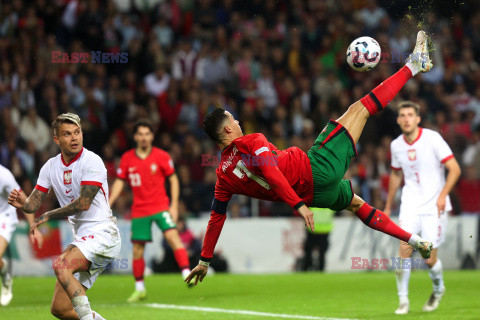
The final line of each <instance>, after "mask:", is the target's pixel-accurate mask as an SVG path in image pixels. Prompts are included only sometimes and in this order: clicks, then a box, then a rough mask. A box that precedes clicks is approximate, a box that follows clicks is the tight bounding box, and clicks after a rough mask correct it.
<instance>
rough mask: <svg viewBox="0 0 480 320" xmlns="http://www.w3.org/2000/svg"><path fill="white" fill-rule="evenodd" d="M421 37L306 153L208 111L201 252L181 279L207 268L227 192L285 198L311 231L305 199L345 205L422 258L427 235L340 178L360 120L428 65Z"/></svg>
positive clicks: (220, 111) (218, 112) (323, 205)
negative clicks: (209, 181)
mask: <svg viewBox="0 0 480 320" xmlns="http://www.w3.org/2000/svg"><path fill="white" fill-rule="evenodd" d="M428 43H429V42H428V38H427V35H426V34H425V32H424V31H420V32H419V33H418V35H417V42H416V45H415V49H414V51H413V54H411V55H410V57H409V58H408V59H407V64H406V65H405V66H404V67H402V68H401V69H400V70H399V71H398V72H397V73H395V74H394V75H393V76H391V77H390V78H388V79H386V80H385V81H384V82H383V83H381V84H380V85H379V86H377V87H376V88H375V89H373V90H372V92H370V93H369V94H368V95H366V96H365V97H363V98H362V99H360V101H357V102H355V103H354V104H352V105H351V106H350V107H349V108H348V110H347V111H346V112H345V114H343V115H342V116H341V117H340V118H339V119H338V120H337V121H332V120H331V121H330V122H329V123H328V124H327V126H326V127H325V129H323V131H322V132H321V133H320V135H319V136H318V138H317V140H316V141H315V143H314V145H313V147H312V148H311V149H310V151H309V152H308V154H305V153H304V152H303V151H301V150H300V149H299V148H297V147H291V148H288V149H287V150H284V151H280V150H278V149H277V148H276V147H275V146H274V145H273V144H271V143H269V142H268V141H267V139H266V138H265V136H264V135H263V134H259V133H254V134H249V135H246V136H244V135H243V133H242V129H241V128H240V126H239V123H238V121H236V120H235V119H234V118H233V116H232V115H231V114H230V113H228V112H226V111H224V110H223V109H220V108H217V109H215V110H214V111H212V112H211V113H210V114H208V115H207V116H206V117H205V119H204V123H203V127H204V129H205V131H206V133H207V135H208V136H209V137H210V138H211V139H212V140H214V141H215V142H216V143H217V144H218V145H219V146H220V147H221V148H222V155H221V160H220V165H219V167H218V168H217V170H216V173H217V183H216V185H215V197H214V199H213V203H212V212H211V216H210V221H209V223H208V227H207V231H206V233H205V239H204V243H203V249H202V253H201V258H200V261H199V264H198V265H197V266H196V267H195V268H194V269H193V270H192V272H191V273H190V275H189V276H188V277H187V278H186V279H185V281H186V282H187V283H189V282H190V281H192V279H193V278H195V284H197V283H198V281H199V280H200V281H202V280H203V278H204V277H205V275H206V274H207V271H208V265H209V263H210V260H211V258H212V256H213V251H214V248H215V245H216V243H217V241H218V237H219V236H220V232H221V230H222V228H223V224H224V222H225V219H226V210H227V204H228V201H229V200H230V198H231V197H232V195H233V194H242V195H246V196H250V197H253V198H258V199H264V200H270V201H284V202H286V203H287V204H289V205H290V207H292V208H293V209H295V210H297V211H298V213H299V214H300V215H301V216H302V217H303V218H304V219H305V223H306V225H307V227H309V228H310V229H312V230H313V229H314V223H313V214H312V212H311V211H310V210H309V209H308V207H309V206H311V207H318V208H330V209H332V210H335V211H340V210H344V209H349V210H351V211H352V212H354V213H355V214H356V216H357V217H358V218H359V219H360V220H362V222H363V223H365V224H366V225H367V226H369V227H370V228H372V229H375V230H379V231H381V232H383V233H386V234H389V235H391V236H393V237H395V238H397V239H400V240H402V241H405V242H407V243H408V244H410V245H411V246H412V247H414V248H415V249H417V250H419V252H420V253H421V254H422V256H423V257H424V258H428V257H429V256H430V252H431V250H432V244H431V243H430V242H428V241H425V240H423V239H421V238H420V237H419V236H418V235H415V234H413V235H412V234H411V233H409V232H407V231H405V230H403V229H401V228H400V227H398V226H397V225H396V224H395V223H394V222H392V221H391V220H390V218H389V217H388V216H387V215H386V214H385V213H383V212H382V211H380V210H378V209H375V208H372V207H371V206H370V205H369V204H367V203H366V202H365V201H363V200H362V199H361V198H360V197H359V196H357V195H355V194H354V193H353V190H352V185H351V183H350V181H349V180H344V179H343V176H344V174H345V172H346V170H347V168H348V166H349V164H350V160H351V158H352V157H353V156H355V155H356V154H357V152H356V149H355V144H356V143H357V141H358V139H359V138H360V135H361V133H362V130H363V127H364V126H365V123H366V121H367V119H368V118H369V117H370V116H371V115H374V114H375V113H377V112H379V111H381V110H382V109H383V108H385V107H386V106H387V105H388V104H389V103H390V101H392V100H393V98H394V97H395V96H396V95H397V93H398V92H399V91H400V89H401V88H402V87H403V86H404V85H405V83H406V82H407V81H408V80H409V79H410V78H412V77H413V76H415V75H416V74H417V73H419V72H427V71H428V70H430V69H431V67H432V63H431V61H430V58H429V52H428V49H429V48H428V47H429V45H428Z"/></svg>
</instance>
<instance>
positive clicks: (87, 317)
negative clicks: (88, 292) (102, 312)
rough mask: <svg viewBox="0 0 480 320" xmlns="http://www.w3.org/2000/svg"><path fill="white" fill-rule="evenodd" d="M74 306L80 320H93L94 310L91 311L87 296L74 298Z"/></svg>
mask: <svg viewBox="0 0 480 320" xmlns="http://www.w3.org/2000/svg"><path fill="white" fill-rule="evenodd" d="M72 305H73V309H75V312H76V313H77V315H78V317H79V318H80V320H93V314H92V309H90V303H89V302H88V298H87V296H78V297H75V298H73V299H72Z"/></svg>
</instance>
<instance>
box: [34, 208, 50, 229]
mask: <svg viewBox="0 0 480 320" xmlns="http://www.w3.org/2000/svg"><path fill="white" fill-rule="evenodd" d="M47 213H48V212H46V213H44V214H42V215H41V216H40V217H38V218H35V220H33V223H32V224H31V225H30V234H35V229H36V228H38V227H39V226H40V225H42V224H44V223H45V222H47V221H48V220H49V219H48V215H47ZM37 231H38V230H37Z"/></svg>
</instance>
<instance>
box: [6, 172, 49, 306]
mask: <svg viewBox="0 0 480 320" xmlns="http://www.w3.org/2000/svg"><path fill="white" fill-rule="evenodd" d="M13 189H16V190H20V186H19V185H18V183H17V181H16V180H15V177H14V176H13V174H12V173H11V172H10V171H9V170H8V169H7V168H5V167H4V166H1V165H0V277H1V280H2V283H1V286H2V288H1V292H0V305H2V306H8V304H9V303H10V301H12V298H13V293H12V285H13V277H12V274H11V272H10V271H11V266H10V265H9V264H8V263H7V260H5V259H4V258H3V255H4V254H5V251H6V249H7V247H8V244H9V243H10V239H11V238H12V234H13V232H14V231H15V227H16V226H17V223H18V218H17V210H16V209H15V208H14V207H12V206H9V205H8V202H7V200H8V195H9V194H10V191H12V190H13ZM25 218H26V219H27V221H28V225H31V224H32V223H33V215H31V214H25ZM30 241H31V242H32V244H33V243H34V241H37V243H38V245H39V246H40V247H41V246H42V242H43V238H42V234H41V233H40V232H39V231H38V230H37V229H35V233H33V234H30Z"/></svg>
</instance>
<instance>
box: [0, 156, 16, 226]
mask: <svg viewBox="0 0 480 320" xmlns="http://www.w3.org/2000/svg"><path fill="white" fill-rule="evenodd" d="M13 189H17V190H20V186H19V185H18V183H17V181H16V180H15V177H14V176H13V174H12V173H11V172H10V170H8V169H7V168H5V167H4V166H2V165H0V223H1V222H2V221H3V222H4V221H6V220H8V221H9V222H14V223H16V222H18V218H17V209H16V208H15V207H12V206H11V205H9V204H8V195H9V194H10V192H11V191H12V190H13Z"/></svg>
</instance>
